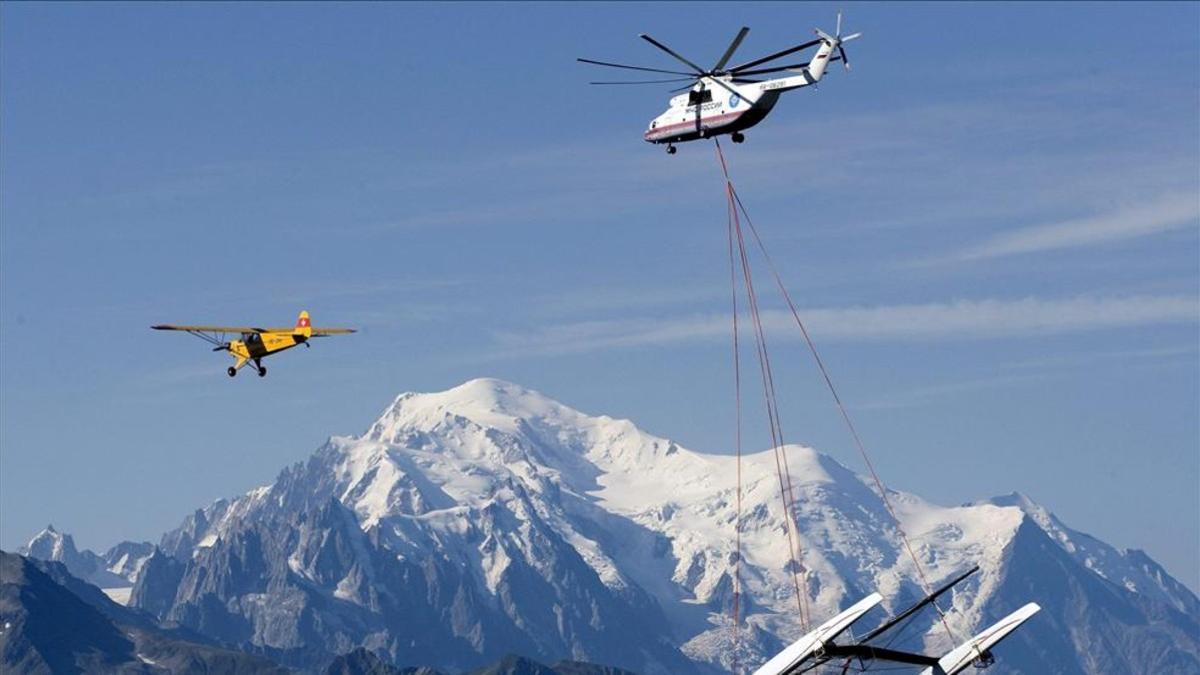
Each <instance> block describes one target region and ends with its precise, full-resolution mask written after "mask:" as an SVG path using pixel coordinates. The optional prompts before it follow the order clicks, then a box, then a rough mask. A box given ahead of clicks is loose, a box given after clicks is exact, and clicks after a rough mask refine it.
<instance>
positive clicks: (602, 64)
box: [575, 59, 692, 75]
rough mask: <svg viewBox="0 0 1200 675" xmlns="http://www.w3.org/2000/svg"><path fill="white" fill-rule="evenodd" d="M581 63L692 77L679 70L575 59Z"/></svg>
mask: <svg viewBox="0 0 1200 675" xmlns="http://www.w3.org/2000/svg"><path fill="white" fill-rule="evenodd" d="M575 60H576V61H579V62H580V63H590V64H592V65H595V66H608V67H609V68H625V69H626V70H644V71H646V72H648V73H666V74H668V75H691V74H692V73H685V72H682V71H678V70H663V69H662V68H647V67H645V66H627V65H625V64H623V63H609V62H608V61H596V60H593V59H575Z"/></svg>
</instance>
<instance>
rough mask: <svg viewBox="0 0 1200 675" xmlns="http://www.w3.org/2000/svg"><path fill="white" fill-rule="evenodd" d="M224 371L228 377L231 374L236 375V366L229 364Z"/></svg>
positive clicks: (231, 375)
mask: <svg viewBox="0 0 1200 675" xmlns="http://www.w3.org/2000/svg"><path fill="white" fill-rule="evenodd" d="M225 372H226V374H228V375H229V376H230V377H233V376H235V375H237V368H234V367H233V366H229V368H228V369H227V370H226V371H225Z"/></svg>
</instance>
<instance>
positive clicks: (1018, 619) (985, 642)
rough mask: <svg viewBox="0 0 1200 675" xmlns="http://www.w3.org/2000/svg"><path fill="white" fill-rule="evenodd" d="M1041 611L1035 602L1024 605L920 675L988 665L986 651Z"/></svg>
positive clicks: (946, 673)
mask: <svg viewBox="0 0 1200 675" xmlns="http://www.w3.org/2000/svg"><path fill="white" fill-rule="evenodd" d="M1041 609H1042V608H1041V607H1039V606H1038V604H1037V603H1036V602H1031V603H1029V604H1028V605H1025V606H1024V607H1022V608H1021V609H1018V610H1017V611H1015V612H1013V613H1012V614H1009V615H1008V616H1006V617H1004V618H1003V619H1000V620H999V621H997V622H996V623H994V624H992V625H991V626H988V627H987V628H985V629H984V630H983V631H982V632H980V633H979V634H978V635H976V636H975V637H973V638H971V639H970V640H967V641H966V642H964V643H962V644H961V645H959V646H957V647H955V648H954V649H953V650H951V651H950V653H948V654H946V655H945V656H943V657H942V658H940V659H938V662H937V665H936V666H930V667H929V668H926V669H925V670H923V671H921V675H954V674H955V673H961V672H962V671H964V670H966V669H967V667H969V666H972V665H975V664H977V663H978V664H979V665H981V666H986V665H990V664H991V663H992V661H993V658H992V654H991V652H989V651H988V650H989V649H991V648H992V647H993V646H994V645H995V644H996V643H998V642H1000V641H1001V640H1003V639H1004V638H1006V637H1008V635H1009V634H1010V633H1012V632H1013V631H1015V630H1016V629H1017V628H1018V627H1020V625H1021V624H1023V623H1025V622H1026V621H1027V620H1028V619H1029V617H1031V616H1033V615H1034V614H1037V613H1038V612H1039V611H1041Z"/></svg>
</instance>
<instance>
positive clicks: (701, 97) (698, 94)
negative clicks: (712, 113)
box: [688, 89, 712, 105]
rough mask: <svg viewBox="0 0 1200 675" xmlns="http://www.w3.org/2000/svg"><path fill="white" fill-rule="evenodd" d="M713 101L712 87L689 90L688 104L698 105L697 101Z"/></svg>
mask: <svg viewBox="0 0 1200 675" xmlns="http://www.w3.org/2000/svg"><path fill="white" fill-rule="evenodd" d="M711 101H712V89H705V90H704V91H689V92H688V105H696V104H697V103H709V102H711Z"/></svg>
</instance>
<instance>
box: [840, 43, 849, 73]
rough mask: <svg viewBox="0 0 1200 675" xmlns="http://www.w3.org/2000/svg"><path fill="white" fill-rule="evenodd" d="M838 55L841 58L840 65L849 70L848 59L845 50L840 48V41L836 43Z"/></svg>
mask: <svg viewBox="0 0 1200 675" xmlns="http://www.w3.org/2000/svg"><path fill="white" fill-rule="evenodd" d="M838 56H840V57H841V58H842V65H843V66H845V67H846V70H850V59H849V58H847V57H846V50H845V49H842V43H840V42H839V43H838Z"/></svg>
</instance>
